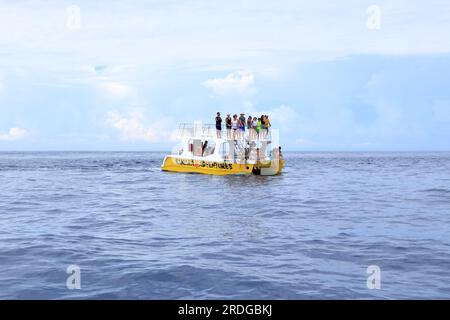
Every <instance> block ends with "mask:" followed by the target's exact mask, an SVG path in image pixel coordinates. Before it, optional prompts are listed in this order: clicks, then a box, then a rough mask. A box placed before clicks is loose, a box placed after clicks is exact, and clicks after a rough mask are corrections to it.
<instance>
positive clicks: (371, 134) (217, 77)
mask: <svg viewBox="0 0 450 320" xmlns="http://www.w3.org/2000/svg"><path fill="white" fill-rule="evenodd" d="M217 111H220V112H221V113H222V114H226V113H232V114H233V113H240V112H245V113H246V115H249V114H251V115H260V114H269V116H270V118H271V122H272V125H273V128H277V129H279V130H280V142H281V144H282V146H283V147H284V149H285V150H299V151H302V150H304V151H371V150H377V151H378V150H386V151H393V150H398V151H409V150H445V151H448V150H450V2H448V1H447V0H445V1H444V0H429V1H419V0H412V1H411V0H410V1H406V0H385V1H378V0H371V1H365V0H346V1H333V2H332V1H323V0H314V1H313V0H308V1H306V0H296V1H290V0H288V1H284V0H278V1H272V0H268V1H256V0H247V1H235V0H231V1H230V0H228V1H220V0H217V1H197V0H186V1H170V0H169V1H137V0H127V1H95V2H94V1H84V0H80V1H76V0H72V1H64V0H58V1H52V0H50V1H38V0H36V1H33V0H30V1H20V0H19V1H6V0H0V151H8V150H100V151H102V150H124V151H131V150H138V151H141V150H142V151H145V150H170V149H171V147H172V146H173V145H174V144H175V143H176V142H175V141H176V140H175V139H176V137H175V133H176V129H177V127H178V124H179V123H186V122H193V121H203V122H204V123H213V121H214V117H215V113H216V112H217Z"/></svg>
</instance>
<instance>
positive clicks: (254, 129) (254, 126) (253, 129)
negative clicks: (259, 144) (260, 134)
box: [250, 117, 258, 140]
mask: <svg viewBox="0 0 450 320" xmlns="http://www.w3.org/2000/svg"><path fill="white" fill-rule="evenodd" d="M257 127H258V119H257V118H256V117H253V121H252V127H251V131H250V133H251V134H250V138H251V140H255V139H256V133H257V131H256V128H257Z"/></svg>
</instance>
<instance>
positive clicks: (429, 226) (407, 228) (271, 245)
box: [0, 152, 450, 299]
mask: <svg viewBox="0 0 450 320" xmlns="http://www.w3.org/2000/svg"><path fill="white" fill-rule="evenodd" d="M163 157H164V153H152V152H149V153H145V152H136V153H132V152H130V153H128V152H104V153H103V152H37V153H33V152H25V153H21V152H13V153H5V152H3V153H0V298H1V299H72V298H75V299H80V298H87V299H246V298H251V299H405V298H413V299H414V298H447V299H448V298H450V153H306V152H297V153H294V152H291V153H289V152H287V153H285V158H286V168H285V171H284V173H283V174H282V175H281V176H276V177H261V176H248V177H243V176H235V177H233V176H230V177H217V176H207V175H196V174H178V173H167V172H162V171H160V165H161V162H162V159H163ZM69 265H77V266H79V267H80V275H81V278H80V282H81V289H79V290H78V289H74V290H69V289H68V288H67V286H66V280H67V278H68V277H69V274H67V272H66V271H67V267H68V266H69ZM370 265H376V266H378V267H379V268H380V271H381V273H380V284H381V287H380V289H369V288H368V286H367V279H368V276H369V274H367V267H368V266H370Z"/></svg>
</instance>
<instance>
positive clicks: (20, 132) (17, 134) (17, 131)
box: [0, 127, 28, 141]
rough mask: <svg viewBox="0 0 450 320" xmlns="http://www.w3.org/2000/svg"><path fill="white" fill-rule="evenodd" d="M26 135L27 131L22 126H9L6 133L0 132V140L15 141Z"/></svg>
mask: <svg viewBox="0 0 450 320" xmlns="http://www.w3.org/2000/svg"><path fill="white" fill-rule="evenodd" d="M26 136H28V131H27V130H25V129H22V128H17V127H15V128H11V129H9V131H8V132H7V133H0V140H3V141H15V140H20V139H23V138H25V137H26Z"/></svg>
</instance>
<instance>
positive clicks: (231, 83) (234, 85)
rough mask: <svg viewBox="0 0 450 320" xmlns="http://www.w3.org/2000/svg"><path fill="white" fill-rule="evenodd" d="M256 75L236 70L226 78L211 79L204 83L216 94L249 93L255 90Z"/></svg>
mask: <svg viewBox="0 0 450 320" xmlns="http://www.w3.org/2000/svg"><path fill="white" fill-rule="evenodd" d="M254 83H255V76H254V75H253V73H250V72H245V71H236V72H233V73H230V74H228V75H227V76H226V77H225V78H217V79H209V80H206V81H205V82H203V85H204V86H205V87H206V88H208V89H210V90H211V91H212V92H213V93H214V94H217V95H224V94H228V93H249V92H250V91H253V90H254Z"/></svg>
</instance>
